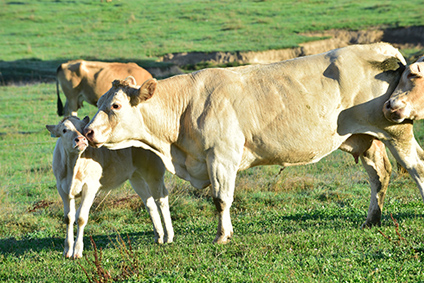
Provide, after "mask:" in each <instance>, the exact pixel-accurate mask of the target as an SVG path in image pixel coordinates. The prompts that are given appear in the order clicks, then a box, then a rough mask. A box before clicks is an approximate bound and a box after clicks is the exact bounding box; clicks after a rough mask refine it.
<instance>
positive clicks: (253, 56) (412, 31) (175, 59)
mask: <svg viewBox="0 0 424 283" xmlns="http://www.w3.org/2000/svg"><path fill="white" fill-rule="evenodd" d="M305 35H307V36H310V37H314V38H325V39H322V40H317V41H311V42H307V43H303V44H299V47H295V48H289V49H280V50H268V51H260V52H254V51H238V52H208V53H206V52H191V53H187V52H183V53H172V54H166V55H165V56H163V57H162V58H161V59H160V61H162V62H169V63H173V64H175V65H177V66H186V65H196V64H200V63H205V62H206V63H211V64H228V63H240V64H258V63H271V62H278V61H283V60H287V59H292V58H296V57H300V56H306V55H313V54H318V53H322V52H325V51H328V50H331V49H335V48H340V47H344V46H347V45H351V44H367V43H375V42H381V41H383V42H388V43H391V44H393V45H394V46H395V47H397V48H399V49H423V48H424V26H413V27H406V28H389V29H370V30H360V31H347V30H329V31H325V32H319V33H318V32H317V33H308V34H305Z"/></svg>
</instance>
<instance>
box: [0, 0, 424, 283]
mask: <svg viewBox="0 0 424 283" xmlns="http://www.w3.org/2000/svg"><path fill="white" fill-rule="evenodd" d="M420 4H421V2H420V1H417V0H412V1H384V2H381V1H365V0H360V1H274V0H267V1H237V2H234V1H223V0H220V1H213V2H212V1H189V0H185V1H178V0H177V1H165V0H161V1H154V2H153V1H149V2H147V1H135V0H128V1H117V0H113V1H112V2H111V3H106V1H104V2H101V1H60V0H56V1H47V0H44V1H43V0H41V1H28V0H22V1H5V0H0V7H1V9H0V36H1V38H2V41H1V43H0V44H1V46H2V52H1V54H0V60H1V61H0V72H1V77H2V78H4V77H6V76H9V78H12V79H13V78H16V79H15V82H18V83H19V82H20V79H21V78H22V77H28V76H31V78H33V79H34V80H37V79H40V78H45V77H48V76H51V75H52V74H54V71H55V69H56V67H57V66H58V64H59V63H60V62H63V61H66V60H69V59H75V58H85V59H98V60H122V61H125V60H133V61H136V62H138V63H141V65H144V66H145V65H148V64H157V63H155V62H154V61H155V60H156V57H157V56H160V55H162V54H165V53H169V52H181V51H234V50H266V49H272V48H284V47H291V46H295V45H296V44H298V43H300V42H303V41H305V40H309V39H308V38H305V37H304V36H301V35H300V33H302V32H306V31H313V30H323V29H330V28H346V29H360V28H366V27H370V26H389V27H396V26H407V25H423V23H424V17H423V13H422V12H421V11H420V9H417V7H421V6H420ZM22 74H24V75H22ZM28 74H29V75H28ZM55 91H56V87H55V85H54V84H52V83H47V84H45V83H40V84H38V83H37V84H32V85H20V86H17V85H9V86H2V87H0V104H1V105H2V110H0V281H2V282H3V281H4V282H65V281H68V282H82V281H87V277H86V275H85V274H84V271H83V268H84V269H85V270H86V271H87V273H88V275H89V277H90V278H91V280H92V281H95V279H97V280H100V279H101V278H99V277H96V276H98V275H96V274H97V273H96V272H97V271H99V270H100V271H101V270H106V271H108V272H109V273H110V275H111V276H112V277H113V278H112V279H116V280H126V282H263V281H269V282H340V281H343V282H423V281H424V274H423V267H422V261H423V259H424V256H423V251H424V244H423V235H422V232H421V231H422V227H423V220H424V219H423V215H424V205H423V202H422V200H421V196H420V194H419V192H418V190H417V188H416V185H415V184H414V183H413V182H412V180H411V179H410V178H409V177H408V176H400V175H398V174H397V173H396V172H395V170H394V172H393V176H392V180H391V184H390V187H389V192H388V195H387V198H386V201H385V208H384V212H383V223H382V227H376V228H372V229H367V230H360V229H359V227H360V225H361V224H362V222H363V221H364V220H365V217H366V212H367V209H368V203H369V200H368V199H369V194H370V193H369V185H368V182H367V175H366V173H365V171H364V170H363V169H362V167H361V166H360V165H357V164H355V163H354V160H353V158H352V157H351V156H349V155H347V154H345V153H342V152H335V153H333V154H332V155H330V156H328V157H327V158H325V159H323V160H322V161H320V162H319V163H317V164H313V165H307V166H302V167H292V168H286V169H285V170H283V171H282V172H281V173H280V168H279V167H277V166H268V167H257V168H253V169H249V170H246V171H244V172H241V173H240V174H239V176H238V178H237V184H236V186H237V189H236V195H235V201H234V204H233V207H232V219H233V225H234V229H235V236H234V239H233V241H232V242H231V243H230V244H228V245H223V246H217V245H212V244H211V241H212V240H213V238H214V235H215V231H216V230H215V229H216V225H217V223H216V220H217V219H216V212H215V208H214V206H213V204H212V200H211V198H210V195H209V191H208V189H206V190H203V191H198V190H195V189H193V188H191V187H190V185H189V184H187V183H186V182H184V181H182V180H180V179H178V178H176V177H174V176H172V175H170V174H168V175H167V176H166V184H167V187H168V188H169V189H170V190H171V191H172V192H171V195H170V203H171V215H172V219H173V224H174V228H175V233H176V238H175V243H173V244H170V245H164V246H159V245H155V244H154V243H153V232H152V226H151V222H150V219H149V217H148V215H147V212H146V211H145V209H144V206H143V204H142V202H141V200H140V199H139V198H138V197H135V196H134V193H133V191H132V189H131V188H130V186H129V184H126V185H125V186H124V187H122V188H119V189H117V190H116V191H114V192H112V193H111V194H110V195H108V196H106V194H101V195H100V196H98V198H97V199H96V201H95V203H94V205H93V207H92V210H91V214H90V219H89V223H88V225H87V228H86V230H85V235H86V237H85V239H84V242H85V255H87V259H88V260H89V261H90V263H89V262H88V261H87V260H86V259H82V260H79V261H78V262H76V261H71V260H65V259H64V258H63V257H62V251H63V244H64V236H65V231H64V228H65V226H64V224H62V218H63V210H62V203H61V200H60V197H59V195H58V193H57V192H56V185H55V180H54V176H53V173H52V170H51V159H52V153H53V148H54V144H55V141H56V140H55V139H54V138H51V137H50V135H49V134H48V132H47V130H46V129H45V125H46V124H54V123H57V122H58V121H59V120H60V119H59V118H58V117H57V116H56V114H55V112H56V101H55ZM95 111H96V109H95V108H94V107H92V106H87V105H86V106H85V108H83V109H82V110H81V111H80V112H79V114H80V116H81V117H83V116H84V115H89V116H90V117H92V116H93V114H94V113H95ZM415 131H416V136H417V139H418V141H419V142H420V144H422V145H423V144H424V143H423V139H424V126H423V124H422V123H421V122H418V123H416V125H415ZM392 164H394V162H392ZM391 215H392V216H393V219H392V218H391ZM396 223H398V225H399V226H398V227H397V226H396ZM90 236H91V237H92V239H93V240H94V243H95V244H96V248H95V247H94V246H92V245H91V243H90ZM120 237H122V238H120ZM127 237H128V238H127ZM99 249H102V255H103V257H102V259H101V260H100V261H99V262H98V264H100V265H99V266H100V268H94V267H93V264H92V263H91V262H92V261H93V260H94V256H95V254H96V253H97V254H98V253H100V251H99ZM78 263H80V264H81V265H82V267H83V268H82V267H81V266H80V265H79V264H78ZM133 267H136V271H135V270H133ZM125 270H127V271H128V275H126V276H125V275H123V273H124V271H125ZM121 275H122V276H121ZM120 276H121V277H120Z"/></svg>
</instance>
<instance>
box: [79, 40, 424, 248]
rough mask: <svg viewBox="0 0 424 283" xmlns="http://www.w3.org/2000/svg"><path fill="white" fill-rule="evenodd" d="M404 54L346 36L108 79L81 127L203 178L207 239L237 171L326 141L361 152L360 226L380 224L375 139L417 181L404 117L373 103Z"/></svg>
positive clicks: (195, 179)
mask: <svg viewBox="0 0 424 283" xmlns="http://www.w3.org/2000/svg"><path fill="white" fill-rule="evenodd" d="M405 64H406V62H405V60H404V58H403V57H402V55H401V54H400V53H399V52H398V50H397V49H395V48H393V47H392V46H391V45H389V44H385V43H378V44H372V45H354V46H348V47H345V48H341V49H336V50H332V51H329V52H326V53H323V54H319V55H313V56H308V57H302V58H297V59H293V60H288V61H283V62H279V63H273V64H266V65H255V66H245V67H238V68H226V69H205V70H201V71H198V72H195V73H192V74H186V75H180V76H175V77H171V78H168V79H165V80H161V81H159V82H158V81H156V80H154V79H151V80H148V81H146V82H145V83H144V84H143V85H142V86H141V87H135V84H136V83H135V81H134V80H133V79H131V78H128V79H127V80H125V81H115V82H114V83H113V86H112V88H111V89H110V90H109V92H108V93H106V94H105V95H104V96H102V97H101V98H100V100H99V102H98V107H99V110H98V112H97V113H96V115H95V117H93V119H92V120H91V122H90V123H89V124H88V125H87V126H86V128H85V130H84V134H85V135H86V137H87V138H88V140H89V143H90V144H91V145H93V146H96V147H101V146H105V147H108V148H112V149H117V148H124V147H129V146H140V147H145V148H150V149H152V150H154V151H155V152H156V153H157V154H158V155H159V156H160V157H161V158H162V160H163V161H164V163H165V166H166V167H167V169H168V170H169V171H171V172H174V173H175V174H176V175H178V176H179V177H181V178H183V179H185V180H188V181H190V182H191V184H192V185H193V186H194V187H196V188H203V187H206V186H208V185H209V184H211V185H212V194H213V200H214V203H215V206H216V208H217V210H218V212H219V223H218V231H217V236H216V238H215V240H214V241H215V242H217V243H225V242H227V241H228V240H229V239H230V237H231V236H232V234H233V227H232V224H231V218H230V206H231V204H232V201H233V194H234V186H235V179H236V174H237V171H240V170H244V169H247V168H250V167H253V166H257V165H270V164H279V165H283V166H291V165H299V164H307V163H312V162H317V161H318V160H320V159H321V158H323V157H324V156H326V155H328V154H330V153H331V152H332V151H334V150H336V149H342V150H344V151H347V152H349V153H351V154H352V155H353V156H354V157H355V159H356V160H357V159H358V158H360V159H361V161H362V164H363V165H364V167H365V169H366V171H367V173H368V175H369V179H370V184H371V202H370V206H369V210H368V216H367V219H366V221H365V223H364V224H363V227H366V226H372V225H378V224H380V219H381V211H382V208H383V200H384V197H385V194H386V190H387V186H388V182H389V178H390V172H391V165H390V162H389V160H388V157H387V154H386V151H385V146H384V144H386V145H387V146H388V148H389V149H390V150H391V151H392V152H393V154H394V155H395V157H396V159H397V160H398V161H399V162H400V163H401V165H403V166H404V167H405V168H407V169H408V171H409V173H410V174H411V175H412V177H413V178H414V179H415V181H416V182H417V184H418V186H419V187H420V189H421V192H422V190H423V182H424V179H423V178H424V172H423V170H424V167H423V165H424V163H423V161H422V158H423V154H422V150H421V148H420V147H419V146H418V144H417V142H416V141H415V139H414V137H413V132H412V124H411V123H408V122H405V123H403V124H394V123H393V122H390V121H388V120H387V119H386V118H385V117H384V115H383V112H382V111H381V109H382V107H383V103H384V102H385V101H386V100H387V99H388V98H389V97H390V95H391V94H392V92H393V90H394V89H395V87H396V85H397V83H398V81H399V78H400V76H401V74H402V71H403V70H404V65H405Z"/></svg>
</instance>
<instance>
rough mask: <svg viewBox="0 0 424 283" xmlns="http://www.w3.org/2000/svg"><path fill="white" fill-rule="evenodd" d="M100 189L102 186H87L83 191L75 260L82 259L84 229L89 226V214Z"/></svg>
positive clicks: (74, 254) (78, 212) (78, 217)
mask: <svg viewBox="0 0 424 283" xmlns="http://www.w3.org/2000/svg"><path fill="white" fill-rule="evenodd" d="M99 188H100V184H95V185H85V186H84V188H83V190H82V195H81V204H80V207H79V209H78V211H77V221H78V230H77V238H76V241H75V245H74V253H73V258H74V259H76V258H81V257H82V251H83V249H84V241H83V237H84V228H85V226H86V225H87V221H88V214H89V212H90V208H91V205H92V204H93V201H94V197H95V196H96V193H97V191H98V189H99Z"/></svg>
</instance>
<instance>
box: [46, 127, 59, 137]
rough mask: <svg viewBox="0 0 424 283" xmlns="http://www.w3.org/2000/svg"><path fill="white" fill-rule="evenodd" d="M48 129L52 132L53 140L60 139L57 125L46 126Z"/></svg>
mask: <svg viewBox="0 0 424 283" xmlns="http://www.w3.org/2000/svg"><path fill="white" fill-rule="evenodd" d="M46 128H47V130H48V131H49V132H50V136H51V137H52V138H58V137H59V136H58V135H57V132H56V125H46Z"/></svg>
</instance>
